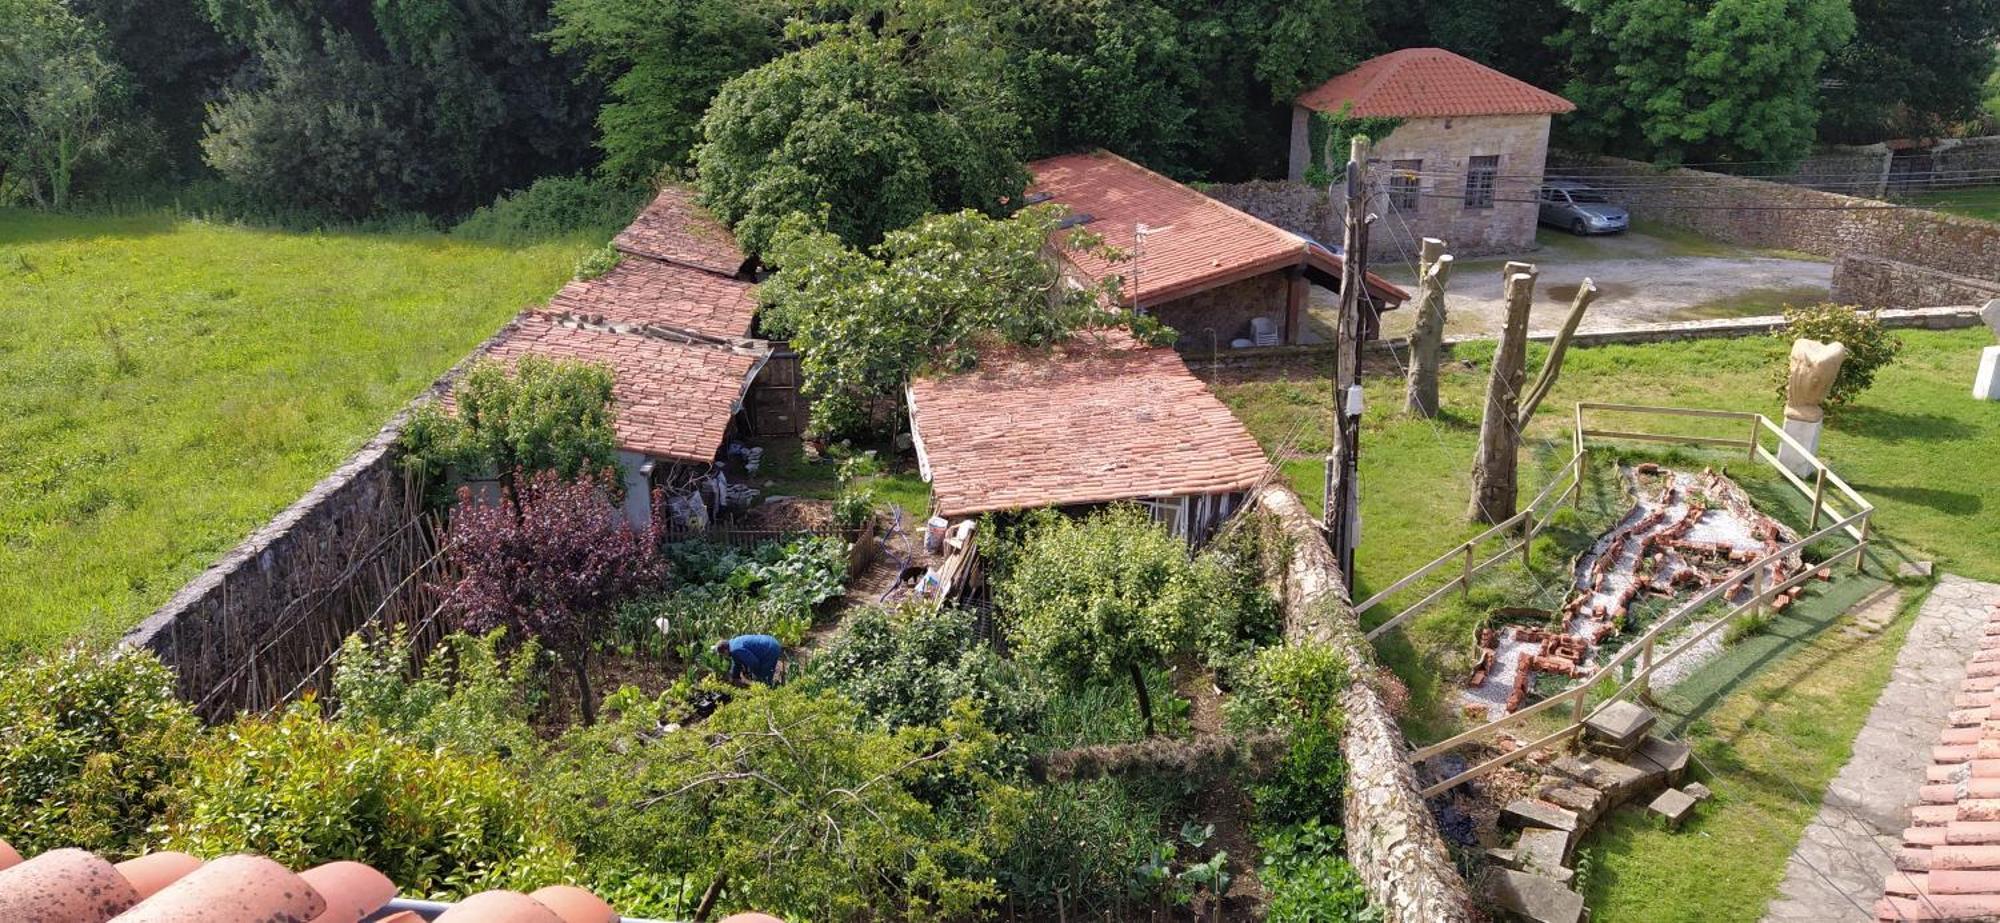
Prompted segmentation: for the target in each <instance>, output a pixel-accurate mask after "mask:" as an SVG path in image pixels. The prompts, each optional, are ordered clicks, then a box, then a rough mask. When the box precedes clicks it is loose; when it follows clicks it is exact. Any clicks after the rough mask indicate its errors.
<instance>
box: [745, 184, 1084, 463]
mask: <svg viewBox="0 0 2000 923" xmlns="http://www.w3.org/2000/svg"><path fill="white" fill-rule="evenodd" d="M1060 220H1061V218H1060V213H1059V212H1058V211H1057V210H1056V209H1055V208H1054V207H1053V206H1037V207H1034V208H1029V209H1025V210H1023V211H1022V212H1020V213H1019V214H1017V215H1015V216H1014V217H1012V218H1008V219H997V218H988V217H986V216H984V215H981V214H979V213H977V212H973V211H970V210H967V211H961V212H954V213H951V214H945V215H933V216H931V217H928V218H925V219H923V220H922V221H920V222H918V223H917V224H915V225H913V226H911V227H908V228H905V229H903V230H900V231H892V232H890V233H889V235H888V236H887V237H885V238H884V239H883V240H882V242H881V243H880V244H877V245H876V246H874V247H872V248H869V249H868V250H865V251H864V250H859V249H856V248H853V247H849V246H847V245H846V244H843V243H842V242H841V241H840V240H839V238H837V237H835V236H834V235H833V234H831V233H829V232H826V231H816V230H809V229H807V228H806V227H805V224H806V223H805V222H803V221H796V220H795V221H793V222H791V224H790V225H789V226H788V229H787V231H786V232H785V233H784V234H781V235H780V236H779V239H778V242H777V244H776V246H774V247H773V248H772V252H771V257H772V260H773V261H774V262H776V263H777V265H778V266H779V267H780V269H779V270H778V272H777V274H776V275H775V276H773V277H772V278H771V280H770V281H768V282H766V283H764V285H763V286H761V287H760V289H759V291H758V296H759V298H761V299H762V300H763V302H764V304H765V305H766V307H767V308H768V311H767V313H766V314H765V315H764V323H765V324H766V325H768V327H769V328H770V329H771V331H772V332H773V333H775V334H777V335H779V336H782V337H785V338H787V339H789V340H791V342H792V343H793V345H794V346H796V347H797V348H798V350H799V372H800V375H801V376H802V378H803V382H802V384H803V387H804V389H805V393H806V396H807V397H808V398H809V399H810V400H811V401H812V408H813V412H812V419H813V426H814V428H815V429H816V430H817V431H818V432H819V433H820V434H821V435H825V436H844V435H862V434H865V433H868V432H869V431H871V430H874V429H877V428H879V427H880V426H881V424H882V423H883V422H884V419H883V415H882V413H881V410H882V408H883V407H884V406H889V405H893V404H894V403H895V401H894V398H895V396H896V395H897V394H898V393H900V390H901V388H902V387H903V385H904V384H905V383H906V382H908V381H909V379H910V376H911V375H912V374H914V373H915V372H917V371H918V370H920V369H924V368H927V367H933V368H946V369H955V368H963V367H965V366H967V365H969V364H970V363H971V361H972V358H973V347H974V344H975V339H976V338H977V337H978V336H980V335H982V334H990V335H997V336H998V337H999V338H1001V339H1003V340H1005V341H1007V342H1010V343H1017V344H1027V345H1040V344H1046V343H1050V342H1053V341H1055V340H1058V339H1061V338H1062V337H1064V336H1066V335H1068V333H1069V332H1070V331H1071V330H1074V329H1076V328H1077V327H1078V326H1081V325H1083V324H1085V323H1088V322H1090V321H1091V320H1093V319H1096V318H1099V317H1101V316H1102V314H1101V312H1100V311H1099V309H1098V303H1097V296H1098V294H1099V293H1098V292H1097V291H1096V290H1084V289H1078V288H1075V287H1072V286H1070V285H1068V284H1067V283H1066V282H1065V281H1064V279H1063V275H1062V271H1061V269H1060V267H1059V266H1058V264H1057V262H1056V260H1055V258H1054V256H1053V254H1052V253H1050V251H1049V248H1048V238H1049V235H1050V234H1052V233H1055V232H1056V230H1057V223H1058V222H1059V221H1060ZM1082 242H1083V243H1086V244H1087V243H1088V241H1087V240H1085V241H1082Z"/></svg>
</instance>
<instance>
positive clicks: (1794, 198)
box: [1549, 151, 2000, 306]
mask: <svg viewBox="0 0 2000 923" xmlns="http://www.w3.org/2000/svg"><path fill="white" fill-rule="evenodd" d="M1575 167H1586V168H1588V169H1589V172H1590V173H1591V175H1592V177H1593V178H1594V179H1596V181H1598V182H1600V183H1603V184H1605V185H1616V186H1617V187H1618V198H1619V200H1620V201H1621V202H1623V203H1624V204H1625V206H1626V207H1627V208H1628V209H1629V210H1630V211H1631V212H1632V216H1633V217H1634V218H1637V219H1639V220H1642V221H1653V222H1658V223H1660V224H1666V225H1671V226H1673V227H1677V228H1682V229H1684V230H1688V231H1693V232H1695V233H1697V234H1700V235H1702V236H1703V237H1707V238H1710V239H1713V240H1719V241H1723V242H1725V243H1732V244H1738V245H1740V246H1745V247H1761V248H1767V249H1773V250H1794V251H1798V252H1801V253H1811V254H1815V255H1818V256H1824V257H1827V258H1829V259H1831V258H1834V257H1839V256H1842V255H1845V254H1855V255H1861V256H1871V257H1882V258H1887V259H1892V260H1898V261H1900V262H1904V263H1908V264H1911V265H1913V266H1918V267H1921V268H1924V269H1930V270H1936V271H1939V272H1946V273H1953V274H1957V275H1963V276H1969V277H1972V278H1978V279H2000V224H1995V223H1993V222H1990V221H1979V220H1977V219H1973V218H1962V217H1959V216H1957V215H1947V214H1943V213H1941V212H1933V211H1926V210H1924V209H1920V208H1895V207H1890V206H1888V205H1886V204H1885V203H1883V202H1879V201H1876V200H1874V199H1863V198H1857V197H1855V196H1849V195H1841V194H1839V193H1833V192H1822V191H1820V190H1817V189H1808V188H1806V187H1803V186H1794V185H1787V184H1784V183H1773V182H1767V181H1765V180H1757V179H1745V178H1742V177H1735V176H1723V175H1721V174H1718V173H1704V172H1702V171H1699V170H1685V169H1674V170H1661V169H1659V168H1658V167H1655V166H1653V165H1651V164H1644V163H1639V162H1637V161H1632V160H1622V159H1619V158H1616V157H1599V156H1594V155H1585V154H1575V153H1570V152H1565V151H1551V152H1550V154H1549V172H1550V173H1552V174H1554V173H1560V172H1561V171H1562V170H1563V169H1565V168H1575ZM1912 303H1913V302H1910V301H1907V300H1905V301H1903V302H1902V305H1901V306H1908V305H1910V304H1912Z"/></svg>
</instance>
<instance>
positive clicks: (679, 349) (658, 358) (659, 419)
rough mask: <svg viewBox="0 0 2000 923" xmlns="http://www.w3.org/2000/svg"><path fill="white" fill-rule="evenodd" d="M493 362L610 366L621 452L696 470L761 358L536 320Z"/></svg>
mask: <svg viewBox="0 0 2000 923" xmlns="http://www.w3.org/2000/svg"><path fill="white" fill-rule="evenodd" d="M489 355H490V356H492V357H493V358H495V359H499V360H501V361H508V360H513V359H518V358H519V357H521V356H524V355H535V356H542V357H545V358H550V359H575V360H579V361H584V362H602V363H604V364H606V365H609V366H610V367H611V372H612V375H613V377H614V382H613V385H612V398H613V400H614V401H615V403H616V411H617V421H616V427H617V431H618V447H619V448H621V449H627V450H630V451H634V452H641V453H644V454H646V455H651V456H654V457H656V458H672V459H679V460H681V461H687V462H693V463H696V464H706V463H708V462H711V461H714V460H715V456H716V453H717V452H720V451H721V450H722V441H723V436H724V435H725V434H726V433H727V431H728V428H729V420H730V418H731V417H732V416H734V415H735V413H736V409H737V407H738V406H739V404H740V402H741V401H742V399H743V394H744V391H745V390H746V389H747V388H748V387H749V385H750V379H751V377H752V376H753V375H754V374H755V373H756V371H757V368H758V366H759V365H760V362H761V358H762V357H761V356H760V355H759V354H758V353H757V352H755V351H753V350H746V349H730V348H727V347H720V346H710V345H703V344H691V343H684V342H679V341H675V340H670V339H664V338H661V337H655V336H647V335H645V334H640V333H619V332H614V331H611V330H605V329H598V328H588V327H579V326H576V325H571V324H566V323H559V322H557V321H555V320H553V319H551V318H549V317H547V316H545V315H541V314H534V313H530V314H524V315H522V316H521V317H520V318H518V319H516V320H515V321H514V323H513V324H512V325H511V329H509V330H508V331H507V332H506V333H505V334H504V335H503V336H502V338H501V339H500V340H499V342H497V343H495V344H494V346H493V349H492V351H491V352H490V353H489Z"/></svg>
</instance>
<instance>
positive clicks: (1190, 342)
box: [1146, 270, 1291, 356]
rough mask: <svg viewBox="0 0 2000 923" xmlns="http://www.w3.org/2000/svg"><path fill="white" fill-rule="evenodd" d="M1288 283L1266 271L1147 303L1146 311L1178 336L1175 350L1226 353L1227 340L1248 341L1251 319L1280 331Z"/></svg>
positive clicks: (1275, 274) (1284, 278) (1283, 321)
mask: <svg viewBox="0 0 2000 923" xmlns="http://www.w3.org/2000/svg"><path fill="white" fill-rule="evenodd" d="M1290 284H1291V280H1290V278H1289V277H1288V276H1287V275H1286V274H1285V272H1283V271H1282V270H1280V271H1276V272H1267V273H1264V274H1263V275H1261V276H1253V277H1251V278H1248V279H1244V280H1241V281H1238V282H1231V283H1229V284H1228V285H1221V286H1217V287H1215V288H1212V289H1209V290H1208V291H1205V292H1200V293H1198V294H1194V295H1189V296H1187V297H1186V298H1178V299H1175V300H1173V301H1169V302H1166V303H1164V304H1149V305H1146V310H1147V311H1150V312H1152V314H1153V315H1154V316H1155V317H1158V318H1159V319H1160V321H1161V322H1162V323H1164V324H1166V325H1167V326H1169V327H1172V328H1174V330H1176V331H1178V332H1179V333H1180V337H1179V339H1176V340H1175V341H1174V348H1175V349H1179V350H1182V351H1185V352H1190V353H1192V354H1195V355H1203V356H1205V355H1208V353H1209V350H1210V347H1211V345H1212V346H1213V348H1214V349H1217V350H1227V349H1229V341H1230V340H1233V339H1236V338H1237V337H1244V338H1248V337H1249V336H1250V318H1253V317H1268V318H1270V319H1271V321H1272V323H1275V324H1277V325H1278V329H1279V330H1280V331H1283V330H1284V327H1285V297H1286V294H1287V289H1288V287H1289V286H1290ZM1211 337H1212V338H1213V339H1212V340H1211Z"/></svg>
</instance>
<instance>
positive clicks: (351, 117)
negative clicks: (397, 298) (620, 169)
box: [203, 0, 596, 216]
mask: <svg viewBox="0 0 2000 923" xmlns="http://www.w3.org/2000/svg"><path fill="white" fill-rule="evenodd" d="M206 3H207V10H208V13H209V16H210V17H211V18H212V19H213V20H214V22H215V23H216V25H217V26H218V27H219V28H220V29H221V30H222V31H223V33H224V34H225V35H227V36H228V37H229V38H230V39H231V40H232V41H235V42H237V43H239V44H240V45H242V46H243V47H246V48H248V49H249V50H250V52H251V55H252V61H251V63H250V65H249V66H247V67H245V68H244V70H243V71H242V73H241V74H240V75H239V79H238V80H237V81H236V83H235V85H234V86H232V88H231V89H230V91H229V92H228V94H227V95H226V96H225V97H224V98H223V99H222V101H221V102H220V103H219V104H217V105H216V107H215V108H214V110H213V113H212V115H211V118H210V122H209V126H208V135H207V137H206V138H205V139H204V141H203V149H204V151H205V153H206V156H207V159H208V162H209V163H210V165H212V166H213V167H215V169H216V170H217V171H219V172H221V173H222V175H223V176H224V177H225V178H227V179H229V180H231V181H232V182H234V183H236V184H237V185H238V186H240V187H242V188H244V189H246V190H247V191H249V192H251V193H253V194H255V195H256V196H258V197H259V198H261V199H263V200H265V201H267V202H269V203H272V204H276V205H282V206H288V207H294V208H304V209H310V210H314V211H320V212H330V213H333V214H337V215H344V216H363V215H369V214H375V213H382V212H392V211H399V210H424V211H433V212H454V211H459V210H463V209H466V208H470V207H471V206H473V205H477V204H481V203H484V202H486V201H488V200H490V199H491V198H492V197H493V195H494V194H495V193H497V192H500V191H502V190H504V189H512V188H520V187H523V186H526V185H527V184H528V183H529V182H531V181H533V180H534V179H535V178H536V177H539V176H543V175H547V174H550V173H568V172H574V171H576V170H577V169H579V168H581V167H583V166H586V165H587V164H588V162H589V158H590V146H589V140H588V129H587V125H588V124H589V121H590V118H591V115H592V114H593V112H594V109H595V107H594V103H595V97H596V94H595V91H594V86H593V85H592V84H591V83H590V82H588V81H585V82H582V83H579V82H578V81H577V80H576V79H575V78H576V77H577V76H578V75H579V73H580V65H579V64H578V63H577V62H575V61H573V60H570V59H567V58H564V57H559V56H557V55H555V54H554V53H553V52H552V51H551V50H550V49H549V48H548V46H547V43H546V42H545V40H544V39H543V38H542V37H541V33H542V32H544V31H545V30H546V29H547V28H548V27H549V24H550V23H549V17H548V9H547V3H548V0H494V2H486V3H473V2H469V0H403V2H395V3H370V2H363V0H300V2H279V0H206Z"/></svg>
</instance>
